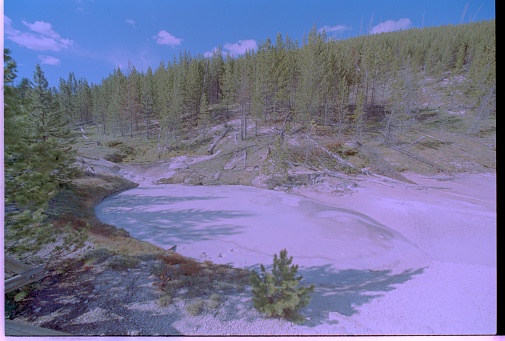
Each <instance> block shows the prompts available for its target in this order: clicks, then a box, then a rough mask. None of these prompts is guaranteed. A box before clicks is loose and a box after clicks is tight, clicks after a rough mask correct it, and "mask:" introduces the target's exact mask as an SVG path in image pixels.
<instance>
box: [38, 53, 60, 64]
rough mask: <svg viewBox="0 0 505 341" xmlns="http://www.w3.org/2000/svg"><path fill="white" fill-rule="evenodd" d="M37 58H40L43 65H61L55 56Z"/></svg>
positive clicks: (39, 56)
mask: <svg viewBox="0 0 505 341" xmlns="http://www.w3.org/2000/svg"><path fill="white" fill-rule="evenodd" d="M37 57H38V58H39V60H40V63H41V64H47V65H59V64H60V60H59V59H58V58H56V57H53V56H44V55H38V56H37Z"/></svg>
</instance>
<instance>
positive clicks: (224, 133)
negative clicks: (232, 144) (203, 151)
mask: <svg viewBox="0 0 505 341" xmlns="http://www.w3.org/2000/svg"><path fill="white" fill-rule="evenodd" d="M229 129H230V128H226V129H225V130H224V131H223V132H222V133H221V135H219V137H218V138H217V140H216V141H214V143H213V144H211V145H210V147H209V148H208V149H207V154H209V155H212V152H213V151H214V148H215V147H216V145H217V144H218V142H219V141H221V139H222V138H223V137H224V135H226V133H227V132H228V130H229Z"/></svg>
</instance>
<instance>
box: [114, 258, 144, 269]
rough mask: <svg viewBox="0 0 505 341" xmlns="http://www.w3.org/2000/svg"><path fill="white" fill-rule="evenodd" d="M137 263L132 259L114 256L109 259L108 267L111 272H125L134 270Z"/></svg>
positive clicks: (136, 260)
mask: <svg viewBox="0 0 505 341" xmlns="http://www.w3.org/2000/svg"><path fill="white" fill-rule="evenodd" d="M138 263H139V260H138V259H137V258H134V257H130V256H124V255H116V256H112V257H111V258H110V259H109V267H110V268H111V269H113V270H126V269H130V268H134V267H135V266H137V264H138Z"/></svg>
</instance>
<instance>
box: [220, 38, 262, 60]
mask: <svg viewBox="0 0 505 341" xmlns="http://www.w3.org/2000/svg"><path fill="white" fill-rule="evenodd" d="M257 49H258V45H257V44H256V41H255V40H252V39H247V40H239V41H237V42H236V43H235V44H230V43H226V44H224V50H226V51H223V52H229V53H230V55H231V56H233V57H236V56H239V55H241V54H244V53H246V52H247V51H248V50H253V51H256V50H257Z"/></svg>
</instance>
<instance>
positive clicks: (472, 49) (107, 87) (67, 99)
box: [54, 20, 496, 148]
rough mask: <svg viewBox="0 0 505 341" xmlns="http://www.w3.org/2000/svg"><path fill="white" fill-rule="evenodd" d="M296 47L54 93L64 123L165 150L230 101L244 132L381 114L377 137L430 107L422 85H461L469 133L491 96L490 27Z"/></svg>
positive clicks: (284, 41) (320, 38)
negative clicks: (459, 81)
mask: <svg viewBox="0 0 505 341" xmlns="http://www.w3.org/2000/svg"><path fill="white" fill-rule="evenodd" d="M299 46H300V44H299V43H298V42H297V41H293V40H291V39H290V38H289V37H287V36H286V37H283V36H281V35H280V34H279V35H278V36H277V37H276V38H275V40H271V39H269V38H268V39H266V40H265V42H263V43H262V44H260V45H259V47H258V51H256V52H252V51H251V52H250V53H246V54H245V55H243V56H240V57H238V58H231V57H230V56H223V55H222V51H220V50H216V51H214V54H213V56H212V57H211V58H204V57H203V56H192V55H191V53H190V52H184V53H180V55H179V56H178V58H175V57H174V59H173V60H172V61H169V62H167V63H166V64H163V63H162V64H161V65H158V66H157V67H155V68H152V69H151V68H149V69H148V70H147V71H146V72H138V71H137V70H136V68H135V66H134V65H129V66H128V68H127V69H125V70H121V69H116V70H114V72H113V73H112V74H111V75H109V76H108V77H106V78H105V79H103V81H102V82H101V84H97V85H89V84H88V83H87V81H86V80H85V79H80V80H76V79H75V77H74V75H73V74H70V75H69V76H68V78H67V79H66V80H65V79H61V81H60V85H59V88H58V90H57V91H56V93H55V94H54V96H55V97H56V98H55V100H56V99H57V100H58V102H59V105H60V110H61V111H62V115H63V118H64V119H66V120H69V121H70V122H71V124H82V123H91V122H93V123H96V124H100V125H101V127H102V131H103V133H104V134H113V135H115V136H127V135H130V136H133V135H134V134H138V133H144V134H145V135H146V137H147V138H158V139H159V140H160V141H159V143H160V144H161V145H165V146H167V147H168V148H170V147H171V146H174V145H177V144H178V143H179V142H180V141H181V140H184V139H185V138H187V136H186V135H187V134H191V132H192V128H193V127H194V126H198V127H204V128H205V127H207V126H208V125H209V123H211V122H213V121H214V120H215V117H216V114H217V113H220V112H223V111H226V110H227V109H229V108H230V107H231V106H232V105H233V104H236V103H238V104H239V105H240V111H241V113H242V120H243V127H245V126H246V124H247V121H254V123H255V124H262V123H267V122H269V121H270V122H273V121H276V120H284V119H285V118H286V116H287V115H290V116H289V120H290V121H294V122H299V123H300V124H302V125H303V126H304V127H305V128H308V127H309V125H310V123H311V122H313V123H316V124H319V125H327V126H334V127H336V128H337V129H338V131H342V130H349V129H350V130H353V131H355V133H356V134H357V135H360V134H361V133H362V129H363V125H364V124H365V121H366V120H368V119H370V118H372V117H377V115H384V114H385V113H388V114H389V117H388V124H387V126H386V127H384V129H385V130H384V131H383V132H384V134H385V135H386V136H388V137H390V136H391V135H394V133H395V129H396V128H398V127H399V126H401V124H400V122H405V121H408V120H409V119H411V118H412V117H413V116H415V114H416V112H417V111H418V110H419V108H420V107H424V108H426V107H427V106H428V107H429V106H430V103H422V96H420V95H421V94H422V91H421V89H420V80H421V79H423V78H424V79H426V78H434V79H443V78H444V77H447V76H448V75H453V76H454V75H461V76H463V77H464V78H465V82H464V86H463V87H462V91H463V92H464V96H461V98H460V99H458V101H461V103H459V105H460V107H461V108H468V109H471V110H473V111H474V113H475V115H476V117H475V119H476V122H475V125H474V126H471V127H469V128H468V129H469V132H470V133H477V132H478V130H479V124H478V122H477V121H479V120H481V119H482V114H483V113H480V112H479V109H478V108H479V106H482V105H485V103H483V102H482V101H483V99H486V98H488V97H489V96H488V95H489V94H491V93H494V92H495V86H496V85H495V82H496V76H495V73H496V38H495V21H494V20H491V21H485V22H478V23H472V24H465V25H457V26H443V27H436V28H424V29H411V30H407V31H401V32H392V33H383V34H379V35H368V36H362V37H358V38H354V39H348V40H342V41H335V40H330V39H328V38H327V37H326V36H325V34H324V33H318V32H317V31H316V28H315V27H314V28H313V29H312V30H311V32H310V33H309V35H308V37H306V39H304V41H303V42H301V47H299ZM481 111H482V110H481ZM484 111H486V110H484ZM488 111H489V110H488ZM348 115H351V116H352V118H353V120H352V123H350V122H349V121H348V120H347V119H346V117H348ZM185 120H186V121H187V120H190V121H191V122H192V124H191V125H188V124H186V123H185ZM245 135H246V130H245V129H243V131H242V137H244V138H245V137H246V136H245Z"/></svg>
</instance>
